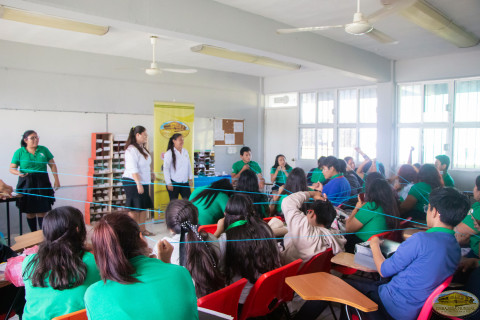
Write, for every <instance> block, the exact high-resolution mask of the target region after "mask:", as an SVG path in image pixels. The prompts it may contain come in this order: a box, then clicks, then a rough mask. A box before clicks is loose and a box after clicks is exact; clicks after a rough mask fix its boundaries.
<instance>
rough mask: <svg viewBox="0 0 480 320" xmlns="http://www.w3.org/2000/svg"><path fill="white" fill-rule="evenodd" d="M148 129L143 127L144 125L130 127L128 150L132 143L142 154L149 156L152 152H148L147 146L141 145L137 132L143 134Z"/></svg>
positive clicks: (126, 144)
mask: <svg viewBox="0 0 480 320" xmlns="http://www.w3.org/2000/svg"><path fill="white" fill-rule="evenodd" d="M146 130H147V129H145V127H142V126H136V127H132V128H131V129H130V132H129V133H128V138H127V142H126V143H125V150H127V149H128V147H129V146H130V145H133V146H134V147H135V148H137V149H138V151H139V152H140V153H141V154H142V156H144V157H145V159H147V158H148V155H149V154H150V152H148V149H147V146H145V145H139V144H138V143H137V133H138V134H142V133H144V132H145V131H146Z"/></svg>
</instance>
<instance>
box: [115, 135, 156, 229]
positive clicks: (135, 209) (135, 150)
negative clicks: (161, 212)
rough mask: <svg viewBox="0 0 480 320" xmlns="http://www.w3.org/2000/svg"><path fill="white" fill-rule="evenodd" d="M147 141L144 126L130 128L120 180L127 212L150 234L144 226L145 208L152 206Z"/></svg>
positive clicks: (150, 161)
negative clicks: (123, 169) (125, 199)
mask: <svg viewBox="0 0 480 320" xmlns="http://www.w3.org/2000/svg"><path fill="white" fill-rule="evenodd" d="M147 141H148V135H147V130H146V129H145V128H144V127H142V126H136V127H133V128H132V129H130V133H129V134H128V139H127V143H126V145H125V172H124V173H123V179H122V180H123V189H124V190H125V194H126V196H127V201H126V204H125V206H126V207H127V208H128V209H129V212H128V214H129V215H130V216H131V217H132V218H133V219H134V220H135V221H136V222H137V223H138V224H139V225H140V231H141V232H142V234H143V235H146V236H151V235H153V233H151V232H149V231H148V230H147V229H146V228H145V220H146V217H147V212H146V209H150V208H153V203H152V199H151V198H150V193H149V185H150V182H151V181H152V179H153V177H152V174H151V171H150V164H151V163H152V158H151V157H150V152H148V150H147V148H146V145H147Z"/></svg>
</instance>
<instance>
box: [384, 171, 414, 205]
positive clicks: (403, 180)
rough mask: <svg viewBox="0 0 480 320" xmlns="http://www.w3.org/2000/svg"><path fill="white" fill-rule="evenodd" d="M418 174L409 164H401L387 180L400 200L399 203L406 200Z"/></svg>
mask: <svg viewBox="0 0 480 320" xmlns="http://www.w3.org/2000/svg"><path fill="white" fill-rule="evenodd" d="M417 178H418V172H417V169H415V167H414V166H412V165H411V164H403V165H401V166H400V168H399V169H398V172H397V174H396V175H395V176H393V177H392V178H391V179H389V180H390V181H391V182H392V183H393V187H394V189H395V191H396V192H397V194H398V197H399V198H400V201H404V200H405V199H407V196H408V192H410V189H411V188H412V186H413V185H414V184H415V183H417Z"/></svg>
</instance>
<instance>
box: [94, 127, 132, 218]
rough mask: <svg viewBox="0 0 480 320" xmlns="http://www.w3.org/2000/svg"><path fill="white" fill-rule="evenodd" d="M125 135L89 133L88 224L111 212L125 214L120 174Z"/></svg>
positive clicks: (123, 160)
mask: <svg viewBox="0 0 480 320" xmlns="http://www.w3.org/2000/svg"><path fill="white" fill-rule="evenodd" d="M125 141H126V137H124V136H114V135H113V134H111V133H108V132H101V133H92V144H91V145H92V149H91V155H92V156H91V158H89V159H88V181H87V185H88V187H87V202H86V203H85V223H87V224H91V223H92V222H94V221H97V220H99V219H100V218H101V217H102V215H104V214H106V213H110V212H112V211H124V210H125V209H123V208H122V207H124V206H125V195H124V192H123V188H122V182H121V178H122V174H123V171H124V169H125V151H124V150H125Z"/></svg>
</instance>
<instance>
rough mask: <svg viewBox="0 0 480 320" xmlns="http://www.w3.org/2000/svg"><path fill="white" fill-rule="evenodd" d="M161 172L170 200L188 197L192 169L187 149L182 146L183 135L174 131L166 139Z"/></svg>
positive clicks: (191, 180)
mask: <svg viewBox="0 0 480 320" xmlns="http://www.w3.org/2000/svg"><path fill="white" fill-rule="evenodd" d="M163 173H164V176H165V183H166V184H167V191H168V196H169V197H170V200H173V199H178V195H179V194H180V195H181V196H182V199H186V200H187V199H188V198H189V197H190V193H191V192H190V188H191V187H192V185H193V171H192V166H191V164H190V157H189V155H188V151H187V150H186V149H184V148H183V136H182V135H181V134H180V133H175V134H174V135H172V136H171V137H170V139H169V140H168V146H167V152H165V156H164V159H163Z"/></svg>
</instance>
